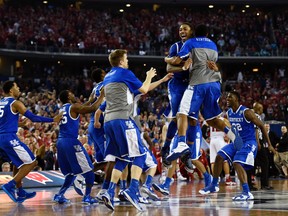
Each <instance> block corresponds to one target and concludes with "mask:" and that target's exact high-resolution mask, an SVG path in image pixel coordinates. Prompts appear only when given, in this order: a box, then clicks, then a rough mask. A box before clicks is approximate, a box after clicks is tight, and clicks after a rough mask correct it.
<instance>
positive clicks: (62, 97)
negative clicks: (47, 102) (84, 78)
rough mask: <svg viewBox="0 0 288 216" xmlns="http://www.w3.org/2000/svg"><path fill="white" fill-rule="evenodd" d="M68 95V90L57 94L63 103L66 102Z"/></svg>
mask: <svg viewBox="0 0 288 216" xmlns="http://www.w3.org/2000/svg"><path fill="white" fill-rule="evenodd" d="M68 96H69V91H68V90H63V91H61V92H60V94H59V99H60V101H61V102H62V103H63V104H65V103H68Z"/></svg>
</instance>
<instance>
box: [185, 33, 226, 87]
mask: <svg viewBox="0 0 288 216" xmlns="http://www.w3.org/2000/svg"><path fill="white" fill-rule="evenodd" d="M191 41H192V43H193V47H192V50H191V57H192V61H193V63H192V70H191V73H190V83H189V84H190V85H196V84H202V83H209V82H216V81H219V80H221V74H220V73H217V72H214V71H212V70H210V69H209V68H208V67H207V61H208V60H209V61H214V62H216V61H217V60H218V51H217V46H216V45H215V43H214V42H213V41H211V40H210V39H209V38H206V37H200V38H193V39H191Z"/></svg>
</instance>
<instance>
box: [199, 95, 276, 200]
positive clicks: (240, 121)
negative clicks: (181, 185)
mask: <svg viewBox="0 0 288 216" xmlns="http://www.w3.org/2000/svg"><path fill="white" fill-rule="evenodd" d="M227 105H228V107H230V108H229V110H228V111H227V115H228V119H229V122H230V123H231V125H232V126H235V127H237V131H239V135H237V136H240V137H241V139H242V140H243V144H242V147H241V148H239V149H236V148H235V145H233V144H228V145H226V146H224V147H223V148H222V149H221V150H220V151H219V152H218V154H217V157H216V161H215V165H214V172H213V181H212V183H211V184H210V185H209V186H208V187H205V188H203V189H202V190H200V191H199V192H200V193H201V194H209V193H212V192H218V191H219V187H218V177H219V175H220V173H221V171H222V164H223V162H224V160H230V161H231V162H232V163H233V166H234V168H235V171H236V173H237V175H238V178H239V180H240V183H241V185H242V193H241V194H240V195H237V196H235V197H233V198H232V200H233V201H246V200H253V199H254V196H253V194H252V193H251V192H250V189H249V186H248V183H247V174H246V171H245V170H246V169H247V170H248V169H252V168H253V167H254V159H255V157H256V153H257V141H256V133H255V128H254V124H255V125H256V126H257V127H258V128H259V129H260V130H261V131H262V133H263V135H264V137H265V139H266V140H267V142H268V146H269V147H268V148H269V149H270V150H271V151H273V152H274V153H276V151H275V149H274V148H273V146H272V145H271V142H270V139H269V136H268V134H267V131H266V129H265V126H264V124H263V123H262V122H261V120H260V119H258V118H257V116H256V115H255V113H254V112H253V111H252V110H250V109H248V108H246V107H245V106H242V105H240V95H239V93H238V92H236V91H231V92H229V94H228V96H227Z"/></svg>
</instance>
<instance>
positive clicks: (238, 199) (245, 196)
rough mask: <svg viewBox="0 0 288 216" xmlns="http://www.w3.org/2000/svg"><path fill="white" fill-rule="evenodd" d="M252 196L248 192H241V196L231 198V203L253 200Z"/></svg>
mask: <svg viewBox="0 0 288 216" xmlns="http://www.w3.org/2000/svg"><path fill="white" fill-rule="evenodd" d="M253 199H254V196H253V194H252V193H250V192H248V194H246V193H244V192H242V194H239V195H237V196H235V197H233V198H232V200H233V201H246V200H253Z"/></svg>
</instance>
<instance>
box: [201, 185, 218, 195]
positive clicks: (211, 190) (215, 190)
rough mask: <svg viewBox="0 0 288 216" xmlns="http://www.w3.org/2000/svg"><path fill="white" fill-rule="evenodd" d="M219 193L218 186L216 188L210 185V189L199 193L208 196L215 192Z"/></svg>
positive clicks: (206, 188) (207, 188) (204, 189)
mask: <svg viewBox="0 0 288 216" xmlns="http://www.w3.org/2000/svg"><path fill="white" fill-rule="evenodd" d="M218 191H219V187H218V185H217V186H214V185H213V184H210V185H209V186H208V187H205V188H203V189H201V190H199V193H200V194H202V195H206V194H209V193H214V192H218Z"/></svg>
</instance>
